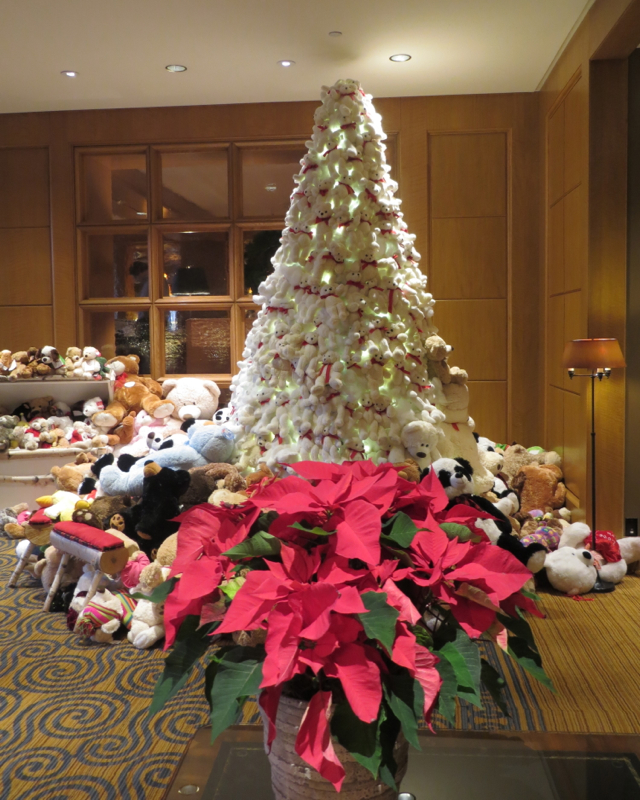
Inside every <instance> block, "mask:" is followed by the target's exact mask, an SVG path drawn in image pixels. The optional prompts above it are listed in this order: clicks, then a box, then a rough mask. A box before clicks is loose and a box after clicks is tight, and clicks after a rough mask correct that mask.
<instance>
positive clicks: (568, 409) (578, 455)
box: [562, 392, 588, 503]
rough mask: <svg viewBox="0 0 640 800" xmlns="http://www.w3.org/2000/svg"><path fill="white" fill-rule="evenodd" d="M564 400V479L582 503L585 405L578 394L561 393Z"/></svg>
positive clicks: (583, 499) (584, 485)
mask: <svg viewBox="0 0 640 800" xmlns="http://www.w3.org/2000/svg"><path fill="white" fill-rule="evenodd" d="M562 394H563V399H564V421H563V425H564V435H563V439H564V452H563V455H564V461H563V469H564V479H565V483H566V484H567V489H569V490H570V491H571V492H573V494H574V495H575V496H576V497H577V498H578V499H579V500H580V501H581V502H582V503H585V502H586V500H587V497H586V495H587V494H588V492H587V491H586V480H587V440H586V438H585V435H584V427H585V425H584V422H585V417H586V404H585V402H584V399H583V397H582V396H581V395H579V394H573V393H572V392H563V393H562Z"/></svg>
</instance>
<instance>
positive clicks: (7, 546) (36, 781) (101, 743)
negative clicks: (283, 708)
mask: <svg viewBox="0 0 640 800" xmlns="http://www.w3.org/2000/svg"><path fill="white" fill-rule="evenodd" d="M14 564H15V555H14V552H13V544H12V543H10V542H8V541H7V540H5V539H0V748H1V752H2V759H1V760H0V798H2V800H160V798H161V797H162V795H163V792H164V789H165V788H166V786H167V785H168V783H169V780H170V778H171V775H172V773H173V771H174V769H175V767H176V765H177V763H178V761H179V760H180V757H181V755H182V753H183V751H184V749H185V747H186V745H187V743H188V741H189V740H190V738H191V737H192V735H193V734H194V732H195V731H196V729H197V728H198V727H200V726H202V725H204V724H206V722H207V717H208V706H207V704H206V701H205V700H204V697H203V694H202V688H201V686H202V673H201V671H200V672H198V674H196V675H195V676H194V677H193V678H192V680H191V681H190V683H189V684H188V686H187V687H185V689H184V690H183V692H182V693H181V695H180V696H179V697H178V698H177V699H175V700H174V701H173V702H171V703H170V704H169V705H168V706H167V708H166V709H165V710H164V711H163V712H162V713H160V714H158V715H157V716H156V717H154V718H153V719H151V720H150V721H148V720H147V719H146V711H147V708H148V705H149V702H150V698H151V696H152V694H153V687H154V685H155V682H156V680H157V678H158V675H159V673H160V671H161V669H162V661H163V658H164V654H163V652H162V650H161V649H153V650H150V651H139V650H136V649H135V648H133V647H132V646H131V645H129V644H128V643H126V642H122V643H119V644H116V645H110V646H100V645H95V644H89V645H83V644H82V643H81V640H80V639H79V638H78V637H77V636H74V635H73V634H71V633H69V632H68V630H67V628H66V625H65V620H64V617H63V615H61V614H50V613H49V614H46V613H43V612H42V603H43V601H44V592H43V590H42V587H40V586H39V585H37V584H36V582H35V581H34V580H33V579H31V578H30V577H29V576H26V575H25V576H22V577H21V579H20V581H19V586H18V587H17V588H16V589H7V588H6V583H7V580H8V578H9V575H10V574H11V571H12V569H13V566H14ZM543 607H544V609H545V611H546V612H547V614H548V619H547V620H545V621H542V622H540V623H536V625H535V627H536V637H537V640H538V643H539V645H540V649H541V652H542V655H543V658H544V660H545V664H546V667H547V671H548V672H549V674H550V676H551V678H552V679H553V681H554V683H555V685H556V686H557V688H558V689H559V694H558V695H556V696H554V695H552V694H551V693H550V692H548V691H547V690H546V689H544V688H543V687H541V686H538V685H536V684H535V683H534V682H533V681H529V680H528V679H527V677H526V675H525V674H524V673H523V672H522V671H521V670H520V669H519V668H517V667H515V666H514V664H513V662H511V660H510V659H504V658H503V657H502V654H501V653H496V651H495V650H494V649H493V648H487V652H486V655H487V657H488V658H489V660H490V661H491V662H492V663H493V664H494V666H496V667H497V668H498V669H499V670H500V671H501V673H502V674H503V675H504V677H505V679H506V681H507V684H508V689H509V691H508V698H509V714H510V716H509V718H508V719H505V717H503V716H502V714H501V713H500V712H499V710H498V709H497V708H496V706H495V705H494V703H493V702H492V701H491V699H490V698H489V697H484V698H483V699H484V700H485V709H483V710H479V709H476V708H473V707H472V706H469V705H466V704H462V706H461V707H460V708H459V709H458V711H457V716H456V725H455V727H456V728H458V729H461V730H484V731H487V730H488V731H509V730H512V731H513V730H525V731H572V732H580V731H582V732H592V733H597V732H612V731H615V732H619V733H626V732H629V733H631V732H637V731H638V725H637V722H636V720H637V714H636V713H635V709H637V708H638V707H639V706H640V684H639V683H638V681H637V679H636V678H635V675H636V672H637V665H638V664H639V663H640V636H638V635H637V634H638V618H637V609H638V608H639V607H640V578H628V579H626V580H625V582H624V584H623V585H622V586H621V587H620V588H619V589H618V591H616V592H615V593H614V594H613V595H609V596H599V597H597V598H596V599H595V600H594V602H592V603H589V602H582V603H576V602H573V601H572V600H570V599H569V598H566V597H558V596H553V595H545V597H544V602H543ZM630 633H631V634H634V635H632V636H631V639H630ZM613 653H615V658H612V654H613ZM242 721H244V722H257V721H258V714H257V706H256V704H255V702H248V703H247V704H246V706H245V709H244V714H243V720H242ZM435 726H436V728H437V727H448V726H447V723H446V722H445V721H444V720H443V719H442V718H438V717H437V716H436V719H435Z"/></svg>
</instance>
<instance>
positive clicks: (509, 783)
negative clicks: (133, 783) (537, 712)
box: [165, 725, 640, 800]
mask: <svg viewBox="0 0 640 800" xmlns="http://www.w3.org/2000/svg"><path fill="white" fill-rule="evenodd" d="M209 731H210V729H209V728H201V729H200V730H199V731H198V732H197V733H196V735H195V736H194V738H193V739H192V741H191V744H190V745H189V748H188V750H187V752H186V754H185V756H184V758H183V760H182V762H181V763H180V765H179V767H178V769H177V771H176V773H175V775H174V777H173V781H172V784H171V786H170V787H169V789H168V790H167V793H166V794H165V800H182V799H183V798H184V797H187V796H191V797H196V798H198V800H223V798H224V800H235V798H243V799H244V798H251V800H273V794H272V791H271V775H270V770H269V762H268V760H267V756H266V755H265V752H264V748H263V744H262V728H261V727H260V726H253V725H244V726H236V727H234V728H231V729H229V730H228V731H227V732H226V733H225V734H223V735H222V736H220V737H219V738H218V739H217V740H216V742H215V743H214V745H211V744H210V742H209ZM420 741H421V745H422V751H421V752H418V751H416V750H414V749H413V748H410V749H409V768H408V771H407V775H406V777H405V779H404V780H403V782H402V786H401V791H402V792H408V793H411V794H412V795H414V796H415V798H416V800H460V799H461V798H464V800H608V798H612V800H613V798H615V799H616V800H640V759H639V757H638V756H639V755H640V736H637V737H636V736H605V735H602V736H586V735H575V734H535V733H521V734H519V733H513V732H511V733H508V734H504V735H501V734H482V733H475V732H474V733H467V732H458V731H441V732H439V733H438V734H437V735H435V736H434V735H433V734H430V733H428V732H424V733H422V734H421V735H420Z"/></svg>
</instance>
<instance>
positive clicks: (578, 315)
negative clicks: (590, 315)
mask: <svg viewBox="0 0 640 800" xmlns="http://www.w3.org/2000/svg"><path fill="white" fill-rule="evenodd" d="M583 300H584V295H583V292H569V293H568V294H565V296H564V336H563V339H564V342H568V341H570V340H571V339H582V338H584V337H585V336H586V335H587V330H586V315H585V313H584V306H583ZM564 342H563V347H564ZM560 357H562V354H560ZM562 374H563V381H564V383H563V387H564V389H565V390H566V391H568V392H574V393H579V392H581V391H582V389H581V388H580V387H579V385H578V384H579V383H580V384H581V383H582V382H583V381H584V378H570V377H569V374H568V373H567V372H566V371H565V370H564V369H563V370H562Z"/></svg>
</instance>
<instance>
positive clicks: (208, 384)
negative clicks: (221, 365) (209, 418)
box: [202, 381, 220, 400]
mask: <svg viewBox="0 0 640 800" xmlns="http://www.w3.org/2000/svg"><path fill="white" fill-rule="evenodd" d="M202 385H203V386H204V387H205V389H208V390H209V392H210V394H211V396H212V397H213V399H214V400H218V398H219V397H220V389H219V388H218V385H217V384H216V383H214V382H213V381H202Z"/></svg>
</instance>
